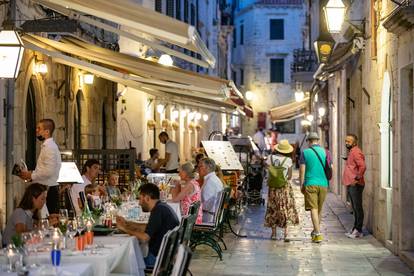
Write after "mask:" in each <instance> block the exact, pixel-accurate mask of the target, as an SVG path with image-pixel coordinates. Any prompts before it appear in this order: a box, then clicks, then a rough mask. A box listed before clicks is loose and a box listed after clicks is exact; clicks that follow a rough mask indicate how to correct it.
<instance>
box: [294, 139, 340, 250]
mask: <svg viewBox="0 0 414 276" xmlns="http://www.w3.org/2000/svg"><path fill="white" fill-rule="evenodd" d="M306 139H307V141H308V143H309V148H308V149H305V150H304V151H303V152H302V154H301V157H300V161H299V162H300V168H299V179H300V187H301V191H302V193H303V194H304V196H305V209H306V211H310V212H311V219H312V224H313V231H312V233H311V236H312V241H313V242H317V243H319V242H322V240H323V237H322V234H321V231H320V224H321V218H322V217H321V213H322V207H323V203H324V202H325V198H326V195H327V193H328V185H329V180H328V178H327V176H326V174H325V164H328V166H329V167H331V160H332V158H331V156H330V153H329V151H327V150H325V149H323V148H322V147H321V146H320V145H319V136H318V134H317V133H315V132H311V133H310V134H309V135H308V137H307V138H306Z"/></svg>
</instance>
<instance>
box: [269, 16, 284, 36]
mask: <svg viewBox="0 0 414 276" xmlns="http://www.w3.org/2000/svg"><path fill="white" fill-rule="evenodd" d="M284 25H285V24H284V20H283V19H270V39H271V40H276V39H277V40H283V39H285V27H284Z"/></svg>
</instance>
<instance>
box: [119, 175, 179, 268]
mask: <svg viewBox="0 0 414 276" xmlns="http://www.w3.org/2000/svg"><path fill="white" fill-rule="evenodd" d="M139 192H140V194H139V203H140V205H141V207H142V211H144V212H151V214H150V217H149V220H148V224H147V225H146V227H145V229H143V225H142V224H137V223H134V222H131V221H126V220H125V219H124V218H123V217H119V216H117V217H116V223H117V226H118V228H119V229H121V230H122V231H124V232H126V233H127V234H129V235H131V236H135V237H136V238H137V239H138V240H140V241H143V242H148V249H149V250H148V251H149V252H148V256H147V257H145V258H144V262H145V265H146V266H148V267H153V266H154V264H155V261H156V258H157V255H158V251H159V250H160V247H161V242H162V239H163V237H164V235H165V234H166V233H167V232H168V231H169V230H172V229H174V228H175V227H176V226H178V225H179V224H180V222H179V221H178V218H177V215H176V214H175V212H174V210H173V209H172V208H171V207H170V206H169V205H168V204H167V203H164V202H161V201H160V200H159V199H160V190H159V189H158V187H157V185H155V184H152V183H147V184H144V185H142V186H141V187H140V189H139Z"/></svg>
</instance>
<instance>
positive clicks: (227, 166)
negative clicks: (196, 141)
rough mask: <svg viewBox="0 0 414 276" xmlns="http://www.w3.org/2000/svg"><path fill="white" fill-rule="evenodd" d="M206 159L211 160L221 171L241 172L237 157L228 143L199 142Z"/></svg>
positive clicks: (241, 168) (241, 167)
mask: <svg viewBox="0 0 414 276" xmlns="http://www.w3.org/2000/svg"><path fill="white" fill-rule="evenodd" d="M201 143H202V144H203V147H204V150H205V151H206V153H207V155H208V157H210V158H211V159H213V160H214V161H215V162H216V164H217V165H219V166H220V167H221V169H222V170H230V171H235V170H237V171H242V170H243V166H242V164H241V163H240V160H239V156H238V155H237V153H236V152H235V151H234V149H233V146H232V144H231V143H230V142H229V141H201Z"/></svg>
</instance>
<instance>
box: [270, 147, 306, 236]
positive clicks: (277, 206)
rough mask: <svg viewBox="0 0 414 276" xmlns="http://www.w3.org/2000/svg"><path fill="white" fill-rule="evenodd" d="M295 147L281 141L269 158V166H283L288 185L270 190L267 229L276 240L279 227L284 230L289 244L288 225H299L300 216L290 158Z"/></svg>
mask: <svg viewBox="0 0 414 276" xmlns="http://www.w3.org/2000/svg"><path fill="white" fill-rule="evenodd" d="M292 151H293V147H292V146H291V145H290V144H289V141H288V140H281V141H280V142H279V144H277V145H276V146H275V147H274V151H273V153H272V154H271V155H269V156H268V157H267V165H268V166H269V165H271V164H272V163H273V165H275V166H283V167H284V168H285V170H284V174H285V179H286V180H287V181H288V184H287V185H286V186H285V187H283V188H279V189H276V188H270V187H269V194H268V200H267V210H266V215H265V223H264V226H265V227H270V228H271V229H272V236H271V238H272V239H276V233H277V232H276V229H277V227H279V228H283V229H284V240H285V241H286V242H289V239H288V238H287V236H288V224H292V225H297V224H298V223H299V216H298V212H297V210H296V206H295V198H294V195H293V190H292V186H291V184H290V180H291V178H292V165H293V162H292V159H291V158H290V156H291V153H292Z"/></svg>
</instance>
